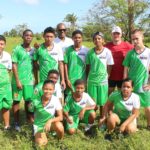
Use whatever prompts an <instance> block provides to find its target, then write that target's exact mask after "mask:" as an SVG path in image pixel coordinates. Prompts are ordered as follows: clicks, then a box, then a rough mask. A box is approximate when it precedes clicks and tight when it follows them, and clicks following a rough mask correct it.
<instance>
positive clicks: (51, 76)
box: [32, 70, 64, 105]
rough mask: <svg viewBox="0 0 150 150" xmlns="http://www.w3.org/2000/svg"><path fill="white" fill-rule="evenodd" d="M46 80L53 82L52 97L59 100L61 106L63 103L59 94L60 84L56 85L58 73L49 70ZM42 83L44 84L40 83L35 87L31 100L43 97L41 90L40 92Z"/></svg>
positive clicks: (60, 93)
mask: <svg viewBox="0 0 150 150" xmlns="http://www.w3.org/2000/svg"><path fill="white" fill-rule="evenodd" d="M47 79H48V80H51V81H53V82H54V84H55V90H54V95H55V96H56V97H57V98H58V99H59V100H60V102H61V104H62V105H63V103H64V102H63V98H62V92H61V91H62V90H61V86H60V84H59V83H58V79H59V72H58V71H57V70H50V71H49V72H48V76H47ZM43 83H44V82H40V83H39V84H38V85H36V87H35V88H34V92H33V96H32V99H35V98H37V97H41V96H42V95H43V90H42V87H43Z"/></svg>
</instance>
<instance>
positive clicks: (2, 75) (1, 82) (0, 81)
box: [0, 51, 12, 110]
mask: <svg viewBox="0 0 150 150" xmlns="http://www.w3.org/2000/svg"><path fill="white" fill-rule="evenodd" d="M11 69H12V61H11V56H10V54H9V53H7V52H5V51H3V52H2V57H0V110H1V109H3V108H5V109H10V108H11V106H12V90H11V83H10V78H9V73H8V70H11Z"/></svg>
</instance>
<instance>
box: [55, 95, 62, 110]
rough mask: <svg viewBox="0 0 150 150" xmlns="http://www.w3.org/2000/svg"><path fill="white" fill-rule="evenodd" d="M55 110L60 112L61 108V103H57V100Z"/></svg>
mask: <svg viewBox="0 0 150 150" xmlns="http://www.w3.org/2000/svg"><path fill="white" fill-rule="evenodd" d="M56 102H57V103H56V110H62V106H61V103H60V101H59V99H58V98H57V101H56Z"/></svg>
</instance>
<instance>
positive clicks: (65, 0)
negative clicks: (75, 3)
mask: <svg viewBox="0 0 150 150" xmlns="http://www.w3.org/2000/svg"><path fill="white" fill-rule="evenodd" d="M58 1H59V2H61V3H68V2H69V1H70V0H58Z"/></svg>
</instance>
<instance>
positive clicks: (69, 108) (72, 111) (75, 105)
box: [63, 93, 95, 116]
mask: <svg viewBox="0 0 150 150" xmlns="http://www.w3.org/2000/svg"><path fill="white" fill-rule="evenodd" d="M92 105H95V102H94V101H93V100H92V98H91V97H90V96H89V95H88V94H87V93H83V96H82V99H81V100H80V101H79V102H76V101H75V100H74V98H73V97H72V95H68V97H67V101H66V105H65V106H64V108H63V110H64V112H69V115H71V116H78V115H79V113H80V111H81V110H82V109H83V108H84V107H86V106H92Z"/></svg>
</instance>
